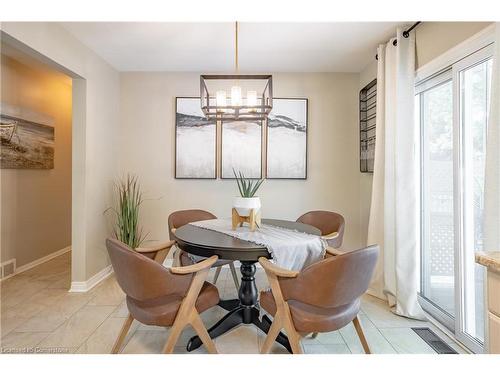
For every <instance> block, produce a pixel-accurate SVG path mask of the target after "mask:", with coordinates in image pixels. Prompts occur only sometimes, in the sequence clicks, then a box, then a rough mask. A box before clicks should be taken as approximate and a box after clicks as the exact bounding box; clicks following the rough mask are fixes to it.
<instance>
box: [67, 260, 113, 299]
mask: <svg viewBox="0 0 500 375" xmlns="http://www.w3.org/2000/svg"><path fill="white" fill-rule="evenodd" d="M112 273H113V267H112V266H111V264H110V265H109V266H107V267H105V268H103V269H102V270H100V271H99V272H97V273H96V274H95V275H94V276H92V277H91V278H90V279H88V280H86V281H73V282H71V288H70V290H69V291H70V292H71V293H85V292H88V291H89V290H90V289H92V288H93V287H95V286H96V285H97V284H99V283H100V282H101V281H103V280H104V279H106V278H107V277H108V276H109V275H111V274H112Z"/></svg>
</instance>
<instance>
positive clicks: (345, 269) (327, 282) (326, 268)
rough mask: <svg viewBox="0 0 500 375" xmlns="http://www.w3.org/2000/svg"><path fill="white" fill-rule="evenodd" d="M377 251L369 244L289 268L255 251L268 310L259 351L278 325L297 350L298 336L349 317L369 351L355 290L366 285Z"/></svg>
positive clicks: (262, 296) (336, 325)
mask: <svg viewBox="0 0 500 375" xmlns="http://www.w3.org/2000/svg"><path fill="white" fill-rule="evenodd" d="M378 253H379V248H378V246H376V245H374V246H369V247H366V248H364V249H360V250H356V251H352V252H349V253H345V254H342V255H337V256H332V257H328V258H325V259H323V260H321V261H319V262H317V263H314V264H312V265H310V266H308V267H306V268H305V269H304V270H302V271H300V272H298V271H289V270H285V269H283V268H280V267H278V266H276V265H275V264H273V263H271V262H270V261H269V260H268V259H266V258H263V257H261V258H260V259H259V263H260V264H261V265H262V267H263V268H264V270H265V271H266V274H267V278H268V280H269V283H270V285H271V290H270V291H262V292H261V293H260V305H261V306H262V307H263V308H264V309H265V310H266V311H267V312H268V313H270V314H271V315H273V316H274V319H273V323H272V325H271V328H270V329H269V332H268V334H267V337H266V340H265V342H264V345H263V346H262V349H261V353H267V352H268V351H269V349H270V348H271V345H272V344H273V342H274V340H275V339H276V336H277V335H278V334H279V332H280V330H281V329H284V330H285V331H286V333H287V335H288V339H289V340H290V346H291V348H292V352H293V353H294V354H297V353H302V346H301V344H300V340H301V338H302V337H303V336H305V335H307V334H309V333H311V332H330V331H335V330H338V329H340V328H342V327H344V326H346V325H347V324H349V323H350V322H353V324H354V328H355V329H356V332H357V334H358V336H359V339H360V341H361V344H362V345H363V349H364V351H365V353H370V347H369V346H368V342H367V341H366V338H365V335H364V333H363V329H362V327H361V324H360V322H359V319H358V313H359V310H360V306H361V296H362V295H363V294H364V293H365V292H366V290H367V289H368V285H369V283H370V280H371V277H372V274H373V270H374V268H375V263H376V261H377V257H378Z"/></svg>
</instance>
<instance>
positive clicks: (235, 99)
mask: <svg viewBox="0 0 500 375" xmlns="http://www.w3.org/2000/svg"><path fill="white" fill-rule="evenodd" d="M231 105H232V106H233V107H239V106H241V87H240V86H233V87H231Z"/></svg>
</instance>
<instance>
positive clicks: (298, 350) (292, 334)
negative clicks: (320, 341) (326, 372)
mask: <svg viewBox="0 0 500 375" xmlns="http://www.w3.org/2000/svg"><path fill="white" fill-rule="evenodd" d="M285 331H286V333H287V336H288V341H289V342H290V347H291V348H292V353H293V354H302V353H303V352H304V350H303V349H302V344H301V343H300V339H301V338H302V337H301V336H300V335H299V334H298V333H297V331H295V328H294V327H293V326H291V327H289V328H288V329H287V328H286V325H285Z"/></svg>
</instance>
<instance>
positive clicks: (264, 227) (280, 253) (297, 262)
mask: <svg viewBox="0 0 500 375" xmlns="http://www.w3.org/2000/svg"><path fill="white" fill-rule="evenodd" d="M191 225H194V226H197V227H200V228H204V229H209V230H213V231H216V232H220V233H224V234H226V235H228V236H231V237H235V238H238V239H240V240H244V241H250V242H253V243H256V244H258V245H262V246H265V247H267V249H268V251H269V252H270V253H271V255H272V257H273V258H272V261H273V263H275V264H276V265H278V266H279V267H282V268H286V269H288V270H294V271H300V270H302V269H303V268H305V267H307V266H308V265H310V264H313V263H315V262H318V261H320V260H322V259H323V257H324V255H325V249H326V247H327V246H328V244H327V243H326V241H325V240H323V239H322V238H321V237H320V236H315V235H313V234H309V233H303V232H299V231H296V230H293V229H287V228H281V227H277V226H273V225H269V224H261V225H260V228H258V229H257V230H256V231H255V232H252V231H250V228H249V227H247V226H243V227H238V228H237V229H236V230H232V226H231V219H212V220H203V221H196V222H193V223H191Z"/></svg>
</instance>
